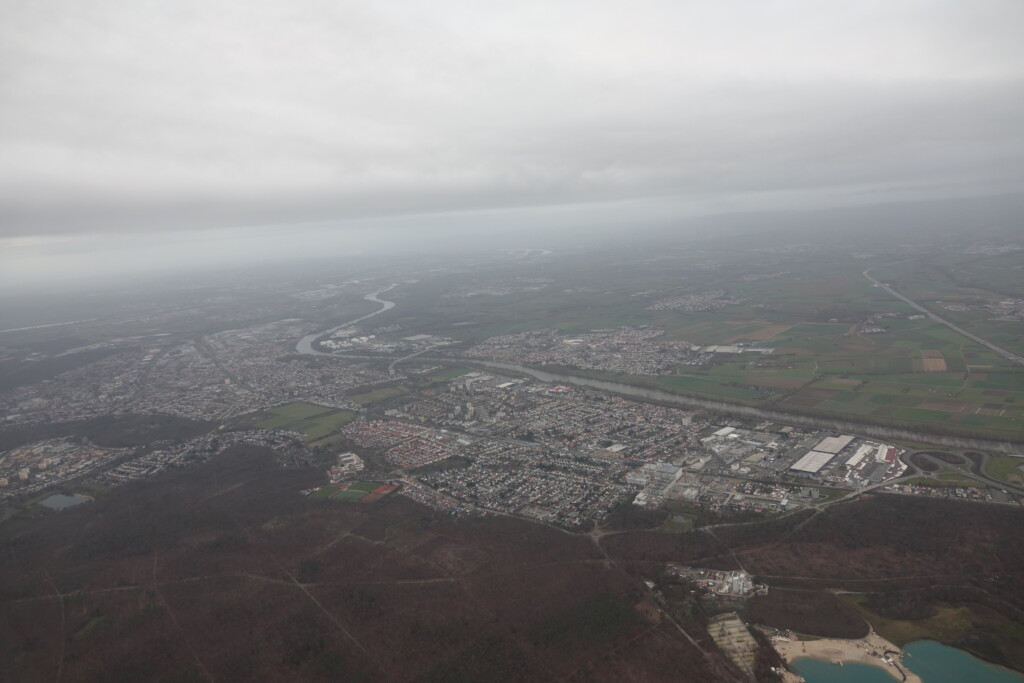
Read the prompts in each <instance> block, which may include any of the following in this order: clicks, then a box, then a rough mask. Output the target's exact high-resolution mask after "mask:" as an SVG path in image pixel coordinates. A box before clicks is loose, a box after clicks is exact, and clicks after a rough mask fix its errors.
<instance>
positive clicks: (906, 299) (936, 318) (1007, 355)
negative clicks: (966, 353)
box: [861, 266, 1024, 365]
mask: <svg viewBox="0 0 1024 683" xmlns="http://www.w3.org/2000/svg"><path fill="white" fill-rule="evenodd" d="M877 267H878V266H875V268H877ZM872 270H874V268H868V269H867V270H865V271H864V272H863V273H861V274H862V275H863V276H864V277H866V278H867V279H868V280H870V281H871V282H873V283H874V284H875V286H876V287H881V288H882V289H884V290H885V291H886V292H888V293H889V294H891V295H892V296H894V297H896V298H897V299H899V300H900V301H902V302H904V303H906V304H908V305H910V306H911V307H913V308H914V309H915V310H918V311H920V312H921V313H924V314H925V315H926V316H928V317H929V318H931V319H932V320H934V321H935V322H937V323H939V324H940V325H945V326H946V327H948V328H949V329H951V330H953V331H954V332H956V333H958V334H962V335H963V336H965V337H967V338H968V339H970V340H971V341H972V342H976V343H978V344H981V345H982V346H984V347H985V348H987V349H991V350H992V351H994V352H996V353H998V354H999V355H1000V356H1002V357H1003V358H1005V359H1006V360H1008V361H1011V362H1014V363H1017V364H1018V365H1024V358H1022V357H1021V356H1018V355H1017V354H1015V353H1012V352H1010V351H1007V350H1006V349H1004V348H1003V347H1001V346H996V345H995V344H993V343H992V342H990V341H986V340H984V339H982V338H981V337H979V336H978V335H976V334H972V333H970V332H968V331H967V330H965V329H964V328H962V327H960V326H958V325H956V324H954V323H951V322H950V321H948V320H946V319H945V318H943V317H941V316H938V315H936V314H935V313H932V312H931V311H929V310H928V309H927V308H925V307H924V306H922V305H921V304H919V303H917V302H916V301H914V300H913V299H910V298H909V297H906V296H903V295H902V294H900V293H899V292H897V291H896V290H895V289H893V288H892V287H890V286H889V285H887V284H885V283H884V282H879V281H878V280H876V279H875V278H873V277H871V276H870V275H868V273H869V272H871V271H872Z"/></svg>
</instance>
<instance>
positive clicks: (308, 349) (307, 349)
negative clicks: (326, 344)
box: [295, 282, 398, 356]
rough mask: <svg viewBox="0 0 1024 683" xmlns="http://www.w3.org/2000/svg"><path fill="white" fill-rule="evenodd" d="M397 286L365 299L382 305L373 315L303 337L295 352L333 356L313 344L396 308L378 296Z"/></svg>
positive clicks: (371, 293)
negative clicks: (333, 333) (319, 339)
mask: <svg viewBox="0 0 1024 683" xmlns="http://www.w3.org/2000/svg"><path fill="white" fill-rule="evenodd" d="M397 286H398V283H397V282H392V283H391V284H390V285H388V286H387V287H384V288H383V289H378V290H377V291H376V292H370V293H369V294H367V295H366V296H364V297H363V298H364V299H366V300H367V301H372V302H373V303H375V304H380V308H378V309H377V310H376V311H374V312H373V313H367V314H366V315H363V316H360V317H358V318H356V319H355V320H349V321H348V322H344V323H342V324H340V325H336V326H334V327H332V328H331V329H329V330H321V331H320V332H314V333H313V334H307V335H306V336H305V337H303V338H302V339H300V340H299V343H298V344H296V345H295V350H296V351H297V352H299V353H304V354H307V355H311V356H330V355H331V354H329V353H324V352H323V351H317V350H316V349H315V348H313V342H315V341H316V340H317V339H318V338H320V337H322V336H324V335H325V334H331V333H332V332H335V331H337V330H340V329H342V328H344V327H348V326H349V325H355V324H356V323H359V322H362V321H364V320H366V319H367V318H372V317H373V316H375V315H380V314H381V313H383V312H384V311H390V310H391V309H392V308H394V307H395V302H394V301H388V300H386V299H381V298H379V297H378V296H377V295H378V294H383V293H384V292H386V291H388V290H391V289H394V288H395V287H397Z"/></svg>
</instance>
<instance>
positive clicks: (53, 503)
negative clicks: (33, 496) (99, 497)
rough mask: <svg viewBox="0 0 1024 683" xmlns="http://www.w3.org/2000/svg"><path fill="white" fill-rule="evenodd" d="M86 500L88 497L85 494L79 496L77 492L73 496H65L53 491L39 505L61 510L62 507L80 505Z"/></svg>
mask: <svg viewBox="0 0 1024 683" xmlns="http://www.w3.org/2000/svg"><path fill="white" fill-rule="evenodd" d="M87 500H89V499H88V498H86V497H85V496H80V495H78V494H77V493H76V494H75V495H73V496H65V495H64V494H63V493H55V494H53V495H52V496H50V497H49V498H47V499H46V500H43V501H42V502H41V503H40V505H43V506H44V507H48V508H50V509H51V510H63V509H64V508H69V507H74V506H75V505H81V504H82V503H84V502H86V501H87Z"/></svg>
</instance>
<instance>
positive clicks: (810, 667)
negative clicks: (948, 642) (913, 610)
mask: <svg viewBox="0 0 1024 683" xmlns="http://www.w3.org/2000/svg"><path fill="white" fill-rule="evenodd" d="M904 652H905V654H904V656H903V664H904V665H905V666H906V668H908V669H909V670H910V671H912V672H913V673H916V674H917V675H918V676H920V677H921V679H922V680H923V681H924V683H962V682H963V681H970V682H971V683H1024V674H1021V673H1017V672H1016V671H1010V670H1009V669H1004V668H1002V667H999V666H995V665H994V664H989V663H988V662H983V661H982V660H980V659H978V658H976V657H973V656H971V655H969V654H968V653H966V652H964V651H963V650H957V649H956V648H952V647H947V646H945V645H942V644H941V643H937V642H935V641H933V640H919V641H917V642H915V643H911V644H909V645H907V647H906V648H904ZM793 668H794V669H796V671H797V673H799V674H800V675H801V676H803V677H804V679H805V680H806V681H807V683H892V682H893V680H894V679H893V678H892V677H891V676H890V675H889V674H887V673H886V672H885V671H884V670H883V669H880V668H878V667H874V666H869V665H867V664H859V663H857V662H848V663H846V664H845V665H843V666H839V665H838V664H832V663H831V662H825V661H821V660H818V659H810V658H808V657H802V658H800V659H797V660H796V661H794V662H793Z"/></svg>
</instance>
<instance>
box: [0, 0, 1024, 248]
mask: <svg viewBox="0 0 1024 683" xmlns="http://www.w3.org/2000/svg"><path fill="white" fill-rule="evenodd" d="M0 8H2V14H0V240H2V241H0V248H2V249H4V250H5V251H6V253H7V256H6V257H0V259H2V261H0V266H6V267H8V268H16V267H23V266H25V264H29V263H31V259H30V257H39V256H41V255H46V254H48V253H50V252H51V250H52V249H51V248H52V246H53V245H58V244H65V245H66V244H67V243H68V242H69V241H70V242H74V243H75V244H77V245H80V244H87V243H97V244H98V243H99V242H95V240H107V239H108V238H109V236H110V235H111V234H114V235H125V234H129V233H130V234H131V237H130V239H131V240H139V239H141V238H142V237H143V236H146V235H151V234H155V233H156V232H159V231H195V230H197V229H211V228H224V227H230V228H235V229H237V228H245V226H268V225H270V226H289V225H298V224H304V223H317V224H319V226H320V228H323V226H325V225H326V226H333V227H330V229H338V230H346V229H353V228H351V226H352V225H363V226H364V228H365V226H366V225H371V226H372V225H373V224H372V223H371V224H366V223H360V222H358V221H357V222H356V223H352V219H358V220H359V221H362V220H364V219H366V218H372V217H393V216H406V217H411V218H407V219H404V220H406V226H407V227H410V228H415V226H416V224H417V223H416V220H417V219H416V217H417V216H418V215H421V214H433V215H434V216H435V220H433V221H428V222H425V223H424V225H426V226H428V227H426V228H424V229H434V228H432V227H429V226H436V224H437V220H436V216H437V215H442V216H443V215H446V214H448V213H450V212H457V213H459V214H460V215H461V218H460V220H463V221H464V220H467V218H466V217H467V216H468V217H471V218H472V217H473V216H481V219H480V220H481V223H487V222H488V220H485V219H488V218H490V219H493V218H494V217H495V216H502V217H503V218H504V221H505V222H506V223H514V222H515V220H516V219H517V217H522V219H523V220H530V221H533V222H536V221H538V220H540V221H543V220H551V221H553V222H557V220H558V217H559V216H562V217H564V216H565V215H566V212H568V213H569V214H571V215H572V216H574V217H575V218H576V219H577V220H582V219H585V217H586V216H595V217H598V216H608V215H615V216H617V217H619V218H621V219H622V220H624V221H627V222H628V221H630V220H635V221H642V220H644V219H646V218H648V217H650V216H658V217H663V216H665V215H671V214H672V212H678V213H679V215H691V214H694V213H702V212H714V211H725V210H735V209H745V208H759V207H769V208H773V207H778V206H793V207H800V206H824V205H829V204H848V203H857V202H865V203H867V202H875V201H892V200H900V199H910V198H921V197H946V196H970V195H979V194H989V193H997V192H1007V191H1011V192H1014V191H1020V190H1022V189H1024V173H1022V171H1024V163H1022V162H1024V126H1022V125H1021V122H1022V121H1024V87H1022V86H1024V40H1022V28H1021V27H1024V2H1020V1H1019V0H1005V1H1002V2H999V1H986V0H970V1H968V0H959V1H956V2H953V1H949V2H939V1H934V2H923V1H913V0H907V1H897V2H893V1H892V0H885V1H881V0H879V1H877V2H876V1H872V0H858V1H857V2H825V1H824V0H807V1H805V2H798V1H772V0H749V1H746V2H741V1H735V2H729V1H725V0H723V1H721V2H686V1H685V0H666V1H664V2H656V1H648V0H630V1H629V2H624V1H619V2H602V1H600V0H587V1H586V2H569V1H557V2H555V1H552V0H544V1H541V2H532V1H530V0H518V1H517V2H511V3H497V4H496V3H485V2H470V1H469V0H466V1H465V2H457V1H454V2H453V1H449V0H431V1H430V2H423V1H416V2H386V1H381V0H378V1H375V2H360V1H358V0H357V1H351V2H346V1H344V0H341V1H338V0H329V1H328V0H324V1H323V2H315V1H307V0H296V1H290V2H283V1H280V0H279V1H277V2H266V1H263V0H239V1H237V2H224V1H221V0H202V1H197V2H191V1H188V0H175V1H174V2H159V1H157V0H150V1H146V0H126V1H124V2H113V1H109V0H89V1H87V2H83V1H82V0H66V1H61V0H0ZM545 208H547V209H550V214H546V213H544V210H545ZM474 212H479V213H474ZM538 212H539V213H538ZM545 216H547V218H545ZM320 228H318V229H320ZM370 229H372V228H370ZM484 229H486V228H485V227H484ZM258 230H263V231H265V230H266V228H258ZM189 234H197V233H194V232H192V233H189ZM232 234H237V233H234V232H233V233H232ZM243 234H244V233H243ZM254 234H255V233H254ZM89 240H92V241H93V242H89ZM103 243H107V242H103ZM77 248H78V247H77V246H75V247H72V248H71V250H72V251H74V250H75V249H77ZM58 251H59V249H58ZM15 261H17V262H15Z"/></svg>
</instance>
